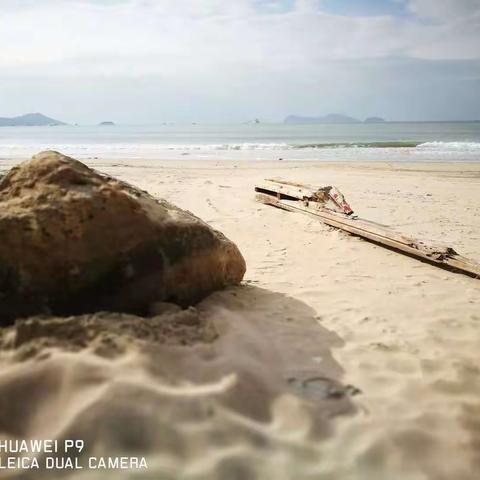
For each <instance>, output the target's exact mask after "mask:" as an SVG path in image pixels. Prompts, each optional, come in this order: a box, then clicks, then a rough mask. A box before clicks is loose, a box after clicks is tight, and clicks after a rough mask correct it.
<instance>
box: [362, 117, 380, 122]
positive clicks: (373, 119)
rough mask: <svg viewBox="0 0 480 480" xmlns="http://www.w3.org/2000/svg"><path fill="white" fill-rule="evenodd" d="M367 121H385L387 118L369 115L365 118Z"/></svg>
mask: <svg viewBox="0 0 480 480" xmlns="http://www.w3.org/2000/svg"><path fill="white" fill-rule="evenodd" d="M365 123H385V119H384V118H382V117H368V118H366V119H365Z"/></svg>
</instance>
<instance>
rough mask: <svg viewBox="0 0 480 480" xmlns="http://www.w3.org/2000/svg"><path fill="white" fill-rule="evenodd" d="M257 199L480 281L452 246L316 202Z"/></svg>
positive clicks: (476, 268) (479, 273)
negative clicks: (334, 210)
mask: <svg viewBox="0 0 480 480" xmlns="http://www.w3.org/2000/svg"><path fill="white" fill-rule="evenodd" d="M256 199H257V201H259V202H261V203H264V204H267V205H272V206H275V207H278V208H282V209H284V210H288V211H292V212H301V213H306V214H308V215H313V216H315V217H316V218H318V219H320V220H321V221H323V222H324V223H326V224H327V225H330V226H332V227H335V228H339V229H341V230H344V231H346V232H349V233H351V234H352V235H356V236H359V237H362V238H364V239H366V240H369V241H371V242H374V243H377V244H379V245H383V246H386V247H388V248H391V249H394V250H397V251H400V252H403V253H405V254H407V255H410V256H413V257H416V258H419V259H421V260H425V261H427V262H429V263H432V264H434V265H437V266H441V267H444V268H448V269H451V270H455V271H460V272H462V273H465V274H467V275H470V276H473V277H475V278H480V264H479V263H477V262H475V261H473V260H470V259H468V258H465V257H462V256H461V255H459V254H458V253H457V252H455V250H453V249H452V248H450V247H448V246H443V245H430V244H426V243H424V242H423V241H421V240H418V239H415V238H412V237H408V236H406V235H403V234H401V233H398V232H396V231H395V230H394V229H392V228H391V227H388V226H386V225H381V224H379V223H375V222H371V221H369V220H363V219H361V218H356V217H349V216H347V215H344V214H341V213H335V212H332V211H329V210H326V209H323V208H321V206H320V207H319V206H318V205H316V206H312V203H314V202H311V203H309V204H304V203H303V202H302V201H298V200H288V199H282V198H277V197H276V196H274V195H271V194H268V193H257V195H256Z"/></svg>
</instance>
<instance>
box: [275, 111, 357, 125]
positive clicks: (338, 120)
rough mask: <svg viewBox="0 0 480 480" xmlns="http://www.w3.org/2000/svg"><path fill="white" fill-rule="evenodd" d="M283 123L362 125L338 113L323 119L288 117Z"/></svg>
mask: <svg viewBox="0 0 480 480" xmlns="http://www.w3.org/2000/svg"><path fill="white" fill-rule="evenodd" d="M283 123H291V124H309V123H310V124H312V123H313V124H316V123H320V124H321V123H334V124H345V123H362V122H361V121H360V120H358V119H356V118H353V117H349V116H347V115H342V114H340V113H329V114H328V115H325V116H323V117H303V116H299V115H288V116H287V117H286V118H285V120H284V121H283Z"/></svg>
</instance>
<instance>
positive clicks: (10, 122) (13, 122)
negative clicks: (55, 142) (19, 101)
mask: <svg viewBox="0 0 480 480" xmlns="http://www.w3.org/2000/svg"><path fill="white" fill-rule="evenodd" d="M59 125H67V124H66V123H64V122H61V121H59V120H55V119H54V118H50V117H47V116H46V115H43V114H42V113H27V114H25V115H20V116H19V117H11V118H9V117H0V127H47V126H50V127H56V126H59Z"/></svg>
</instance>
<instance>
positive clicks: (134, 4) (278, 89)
mask: <svg viewBox="0 0 480 480" xmlns="http://www.w3.org/2000/svg"><path fill="white" fill-rule="evenodd" d="M399 1H403V0H399ZM478 4H479V2H478V1H474V0H456V1H453V0H444V1H441V0H438V1H435V2H434V1H433V0H410V1H409V2H408V8H409V9H410V11H411V12H412V13H413V14H414V15H412V16H411V17H400V18H396V17H393V16H388V15H383V16H375V17H368V16H367V17H365V16H363V17H351V16H342V15H332V14H329V13H326V12H323V11H322V10H321V2H319V1H317V0H296V1H295V2H293V1H292V2H286V1H285V0H283V1H281V2H273V1H271V2H265V1H262V2H259V0H256V1H252V0H235V1H225V0H195V1H191V0H103V1H98V0H95V1H94V0H72V1H64V0H42V1H41V2H39V1H36V0H35V1H33V0H0V45H2V48H1V50H0V70H1V74H2V75H1V76H0V88H2V89H3V90H2V92H3V91H4V90H5V88H6V85H7V83H8V89H9V90H8V91H9V94H10V100H9V101H8V102H10V104H11V105H12V108H13V102H16V103H17V104H18V103H19V102H20V100H19V98H20V97H22V96H25V95H26V93H25V91H26V89H29V91H32V92H37V95H36V96H37V97H38V88H39V87H37V88H36V87H35V82H36V85H43V86H44V87H45V85H48V84H49V83H48V82H50V84H53V83H55V82H56V80H54V79H62V78H63V79H65V80H64V82H63V85H65V86H66V85H68V86H69V88H70V90H71V91H80V90H82V89H83V88H84V86H85V85H89V86H92V85H93V86H94V85H102V89H103V90H102V92H101V93H102V95H103V96H104V98H105V100H104V101H105V102H107V103H108V105H109V108H113V107H112V105H114V102H113V101H111V99H112V98H113V93H109V92H108V88H107V87H106V85H108V83H110V84H111V85H113V84H115V85H122V86H123V87H124V89H125V90H124V96H128V95H129V94H130V91H131V90H130V91H129V89H131V85H135V82H136V84H137V85H138V84H140V83H141V82H139V79H143V80H142V82H143V84H144V85H145V88H146V89H148V91H149V92H150V93H153V92H155V91H156V90H155V89H156V87H155V85H157V86H158V87H160V86H161V88H162V90H163V91H167V92H170V95H174V96H175V93H177V94H178V95H180V93H179V92H181V95H182V96H183V97H184V98H185V97H189V98H191V99H192V98H193V100H192V101H191V105H192V108H194V107H195V108H196V109H197V110H198V111H200V110H202V114H205V111H204V109H208V106H207V103H208V102H204V101H203V99H204V98H208V99H209V102H210V105H213V104H214V103H215V102H216V101H215V102H214V99H221V101H220V100H218V102H217V103H218V110H221V102H229V101H230V102H232V101H233V99H232V95H233V94H235V92H237V93H238V95H239V96H240V97H241V98H242V99H243V101H244V102H249V101H250V102H251V103H255V102H256V103H259V102H260V104H262V105H264V107H262V108H263V111H265V112H266V114H272V115H276V114H277V111H279V110H280V107H279V108H278V109H277V107H276V105H274V103H275V102H276V104H277V105H279V104H280V103H282V104H283V106H281V108H283V109H284V110H286V109H288V110H295V105H297V109H298V110H301V109H305V108H307V107H308V106H309V105H311V101H309V99H311V97H312V95H315V96H317V97H318V96H321V95H322V92H326V91H328V92H329V96H330V97H331V100H332V102H330V101H329V100H328V101H326V100H324V103H325V104H326V106H325V107H324V108H323V107H322V106H317V107H315V108H316V109H317V110H318V111H319V113H322V112H325V110H326V109H327V108H328V109H330V108H331V109H332V110H337V109H335V108H334V106H335V104H339V105H342V104H343V103H342V102H343V100H342V99H343V98H349V99H351V93H350V92H352V95H353V92H356V93H357V94H358V95H357V96H358V97H359V100H356V102H357V103H355V104H352V105H357V106H356V107H353V108H351V109H352V110H354V109H355V108H357V109H359V110H360V109H362V108H366V104H367V102H368V101H371V100H368V99H369V98H370V99H371V98H373V97H374V95H373V93H374V92H372V93H368V92H369V89H370V90H371V86H372V85H374V84H376V83H375V79H376V78H377V77H381V78H383V83H382V85H383V84H384V83H385V82H386V81H390V82H391V81H392V77H391V71H392V65H396V64H404V65H407V64H408V65H415V68H413V69H411V70H410V71H409V70H408V69H403V70H402V75H403V76H404V77H403V78H404V83H405V85H410V88H415V87H414V83H415V82H414V78H413V77H412V75H414V72H415V71H416V69H418V68H419V67H418V63H415V62H425V63H424V64H425V65H427V66H428V68H429V69H430V70H429V71H430V72H431V75H432V78H433V75H434V72H435V69H434V68H433V67H432V65H433V64H432V61H433V62H440V63H443V64H448V65H450V68H453V69H454V68H455V62H470V64H469V65H470V70H469V73H468V75H469V76H471V77H476V78H478V75H477V74H478V69H477V65H478V60H479V59H480V49H478V47H477V45H478V41H479V31H480V30H479V21H480V20H479V18H480V17H479V14H478ZM412 62H413V63H412ZM449 62H450V63H449ZM452 62H453V63H452ZM435 74H438V72H437V73H435ZM442 75H444V76H445V75H446V73H445V72H442ZM455 78H456V80H457V82H460V83H461V82H463V81H464V73H461V72H458V73H457V74H456V77H455ZM33 79H35V81H34V80H33ZM49 79H50V80H49ZM101 79H103V80H101ZM151 79H154V81H153V80H151ZM132 82H133V83H132ZM377 83H378V82H377ZM378 84H379V83H378ZM15 85H23V87H22V91H21V92H20V90H19V88H20V87H19V88H18V89H16V88H15ZM26 85H28V86H26ZM60 85H62V84H61V83H60ZM449 85H450V87H449V88H453V87H451V85H453V84H452V83H451V82H450V83H449ZM462 85H463V84H462ZM477 85H478V83H477ZM65 88H66V87H65ZM93 88H94V87H93ZM379 88H383V86H382V87H379ZM111 90H112V91H113V90H115V91H117V90H118V88H117V87H115V88H113V86H112V87H111ZM467 90H468V89H467ZM56 91H57V92H59V90H58V88H57V89H56ZM332 91H335V92H336V93H335V94H332V93H330V92H332ZM82 92H83V90H82ZM189 92H190V93H189ZM58 95H59V93H58ZM82 95H83V93H82ZM85 95H87V94H85ZM109 95H110V97H109ZM119 95H120V94H119V93H117V94H115V98H116V99H118V98H119ZM178 95H177V97H178ZM2 96H3V97H5V95H2ZM27 96H28V95H27ZM90 96H91V97H93V96H95V95H94V94H93V93H92V92H90ZM33 97H34V95H33V93H32V98H33ZM87 97H88V95H87ZM200 97H202V98H201V100H199V98H200ZM49 98H50V99H53V98H55V96H54V92H51V96H50V97H49ZM95 98H97V96H95ZM362 99H363V100H362ZM177 100H178V98H177ZM8 102H7V104H8ZM195 102H196V103H195ZM267 102H270V103H269V104H268V105H267V104H266V103H267ZM362 102H363V103H362ZM83 103H85V101H84V102H83ZM330 103H332V105H331V104H330ZM215 104H216V103H215ZM362 105H363V106H362ZM147 106H148V105H147ZM87 107H88V106H87V105H86V104H85V105H84V106H83V107H82V106H79V108H80V110H79V111H81V108H84V109H85V111H87ZM347 107H348V105H346V106H345V109H347ZM89 108H90V110H92V111H93V109H94V108H95V107H94V105H92V106H91V107H89ZM131 108H133V109H135V105H131ZM169 108H170V107H169ZM235 108H236V109H237V110H236V111H237V112H238V116H240V115H243V114H244V112H243V107H242V106H241V105H240V103H239V104H238V105H237V106H236V107H235ZM146 109H147V107H145V108H144V109H143V110H142V109H139V113H138V116H141V115H145V112H146ZM35 110H37V108H35ZM348 110H350V109H348ZM171 111H172V113H173V106H172V108H171ZM141 112H143V113H141ZM325 113H326V112H325ZM352 113H354V112H352ZM371 113H372V114H373V113H382V112H371ZM169 114H170V113H169ZM193 114H195V113H192V115H193ZM85 115H86V114H85Z"/></svg>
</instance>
